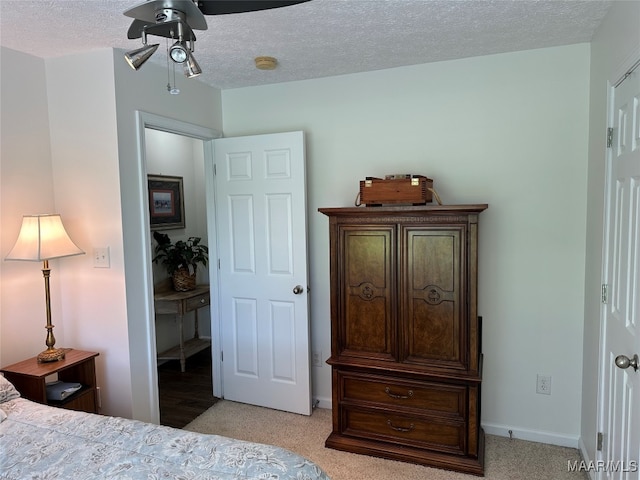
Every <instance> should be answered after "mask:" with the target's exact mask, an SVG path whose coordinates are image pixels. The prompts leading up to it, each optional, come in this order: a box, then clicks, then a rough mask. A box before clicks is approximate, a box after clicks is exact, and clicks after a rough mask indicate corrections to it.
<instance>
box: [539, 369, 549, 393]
mask: <svg viewBox="0 0 640 480" xmlns="http://www.w3.org/2000/svg"><path fill="white" fill-rule="evenodd" d="M536 393H540V394H542V395H551V375H540V374H538V379H537V382H536Z"/></svg>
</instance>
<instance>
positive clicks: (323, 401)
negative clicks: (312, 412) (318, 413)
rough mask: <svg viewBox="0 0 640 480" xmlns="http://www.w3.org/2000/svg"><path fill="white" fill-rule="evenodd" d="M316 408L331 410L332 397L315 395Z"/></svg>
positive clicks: (314, 403)
mask: <svg viewBox="0 0 640 480" xmlns="http://www.w3.org/2000/svg"><path fill="white" fill-rule="evenodd" d="M313 406H314V408H326V409H328V410H331V398H327V397H313Z"/></svg>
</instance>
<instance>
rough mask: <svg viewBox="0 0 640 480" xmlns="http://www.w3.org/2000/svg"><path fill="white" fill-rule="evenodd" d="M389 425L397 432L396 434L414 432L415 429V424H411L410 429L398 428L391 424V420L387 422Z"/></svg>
mask: <svg viewBox="0 0 640 480" xmlns="http://www.w3.org/2000/svg"><path fill="white" fill-rule="evenodd" d="M387 425H389V426H390V427H391V428H392V429H393V430H395V431H396V432H410V431H411V430H413V429H414V428H416V427H415V425H414V424H413V423H411V424H409V426H408V427H396V426H395V425H394V424H393V422H391V420H387Z"/></svg>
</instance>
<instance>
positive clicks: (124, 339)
mask: <svg viewBox="0 0 640 480" xmlns="http://www.w3.org/2000/svg"><path fill="white" fill-rule="evenodd" d="M122 55H123V52H119V51H113V50H103V51H93V52H90V53H85V54H80V55H74V56H68V57H59V58H55V59H49V60H47V61H46V62H44V64H43V62H42V61H41V60H32V57H28V56H26V55H23V54H20V53H17V52H16V53H14V52H11V51H7V50H6V49H2V100H3V104H2V118H3V131H2V149H3V150H2V153H3V155H2V179H1V183H2V187H3V189H2V195H3V200H4V201H3V211H2V253H3V254H5V255H6V253H7V252H8V249H9V248H10V247H11V245H12V242H13V241H14V240H15V238H14V237H15V236H16V235H17V231H18V228H19V224H20V217H21V215H22V214H23V213H33V212H32V211H28V212H23V211H22V210H23V209H29V210H31V209H34V208H36V207H37V209H45V210H47V211H49V210H50V209H52V208H54V207H55V209H56V210H57V211H58V212H59V213H61V214H62V217H63V219H65V225H66V226H67V229H68V231H69V233H70V234H71V236H72V238H74V240H76V242H77V243H78V245H79V246H80V247H81V248H83V249H84V250H85V251H87V252H91V249H92V247H105V246H106V247H109V248H110V254H111V268H110V269H96V268H93V265H92V262H91V256H90V255H85V256H81V257H73V258H69V259H64V260H59V261H58V262H57V263H59V264H60V268H59V270H60V277H59V283H58V284H56V290H55V291H52V296H53V299H52V302H53V305H52V306H54V307H55V306H57V305H59V306H60V308H59V309H56V310H57V311H56V312H54V315H55V314H56V313H57V314H58V319H56V320H54V323H55V324H56V330H55V332H56V335H57V336H58V337H59V342H58V345H60V346H63V345H64V346H71V347H74V348H81V349H86V350H94V351H97V352H99V353H100V356H99V357H98V361H97V365H98V382H99V384H100V386H101V387H102V403H103V410H102V411H103V413H107V414H113V415H120V416H125V417H133V418H138V419H141V420H157V419H156V418H154V415H153V409H154V402H155V403H156V405H155V407H156V408H157V396H154V392H153V389H154V387H155V377H154V375H155V355H154V353H155V348H154V347H153V344H152V342H153V338H154V336H153V320H152V319H149V311H148V308H147V307H148V305H147V301H148V299H149V295H148V294H149V292H148V291H147V290H146V289H145V285H147V284H146V280H147V275H148V274H150V271H151V269H150V267H149V266H148V264H149V261H150V255H148V253H147V250H148V249H147V246H148V245H150V239H149V231H148V226H147V224H146V218H145V216H144V212H145V209H144V207H143V205H144V199H145V198H146V171H145V166H144V165H141V164H140V162H139V161H138V150H139V146H138V138H139V137H138V132H137V120H136V111H138V110H139V111H144V112H150V113H154V114H156V115H160V116H163V117H168V118H174V119H177V120H182V121H189V122H190V123H192V124H196V125H202V126H203V127H207V128H213V129H215V128H218V129H220V127H221V125H222V120H221V105H220V92H219V91H218V90H216V89H213V88H211V87H208V86H206V85H204V84H203V83H202V82H199V81H197V80H195V81H190V82H188V83H187V80H186V79H179V80H178V82H179V84H180V85H179V86H180V88H181V90H182V93H181V94H180V95H178V96H172V95H169V94H168V93H167V91H166V83H165V82H166V71H165V69H164V68H162V67H161V66H158V65H154V64H147V65H145V66H144V67H143V69H141V70H140V71H139V72H134V71H133V70H131V69H130V68H129V67H128V66H127V65H126V62H125V61H124V59H123V56H122ZM45 66H46V68H45ZM25 69H27V73H29V74H25ZM45 85H46V90H45ZM47 95H48V97H47ZM5 99H7V101H6V102H5ZM47 114H48V115H47ZM47 116H48V117H49V122H48V124H47ZM14 117H15V118H14ZM5 119H8V120H7V121H6V122H5ZM8 122H15V128H7V129H6V130H5V129H4V126H5V124H7V123H8ZM49 127H50V128H49ZM49 133H50V135H51V142H50V147H49ZM5 142H7V143H6V146H5ZM49 148H50V150H51V151H50V153H49ZM5 151H7V152H8V153H9V154H10V155H6V156H5ZM21 152H26V153H27V154H28V155H27V158H25V156H24V155H20V153H21ZM6 172H9V174H5V173H6ZM203 188H204V187H203ZM5 192H8V193H9V194H11V197H7V194H6V193H5ZM8 202H11V203H10V204H9V203H8ZM7 205H8V206H7ZM30 205H31V206H30ZM5 225H7V227H6V228H5ZM62 262H64V265H63V264H62ZM7 263H8V262H7ZM29 266H30V265H21V266H19V267H18V266H17V264H16V267H15V268H14V267H10V268H11V269H10V268H9V267H7V265H6V264H5V265H3V270H2V300H3V301H2V318H1V319H0V320H1V322H2V347H3V348H2V352H1V353H2V357H1V359H0V360H1V361H2V364H7V363H11V362H13V361H18V360H21V359H23V358H25V357H27V356H31V355H35V354H37V353H38V352H39V351H40V350H43V349H44V347H39V346H38V347H35V348H34V346H33V345H38V344H39V343H40V341H38V342H34V340H33V338H37V339H40V338H41V339H42V340H41V341H42V342H44V333H43V332H44V329H43V328H42V326H43V325H44V312H43V309H44V307H42V311H41V310H40V305H39V304H36V303H35V302H36V301H38V299H39V298H41V296H42V290H41V289H42V283H41V282H42V279H41V273H40V272H39V270H37V269H36V273H35V275H32V274H33V272H31V271H29V275H28V277H29V278H28V279H27V275H26V274H25V272H27V270H25V268H26V267H29ZM31 266H32V267H33V266H34V265H31ZM147 267H148V269H147ZM53 268H54V269H55V268H57V266H55V265H54V266H53ZM54 272H55V271H54ZM39 277H40V278H39ZM27 281H28V285H26V286H25V288H24V289H20V283H22V282H25V284H26V282H27ZM52 282H53V277H52ZM32 285H33V286H32ZM31 290H34V292H35V295H32V294H31ZM30 302H31V303H30ZM32 303H33V305H32ZM33 318H42V324H41V325H40V326H38V327H32V326H31V324H30V323H28V322H30V321H31V319H33ZM16 319H19V320H18V321H16ZM32 330H33V332H35V333H33V334H32ZM32 337H33V338H32Z"/></svg>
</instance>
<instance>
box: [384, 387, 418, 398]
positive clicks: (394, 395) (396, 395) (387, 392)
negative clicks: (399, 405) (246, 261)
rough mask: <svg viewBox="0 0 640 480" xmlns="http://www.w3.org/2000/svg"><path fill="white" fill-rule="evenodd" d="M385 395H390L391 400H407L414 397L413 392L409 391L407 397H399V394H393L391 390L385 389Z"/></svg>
mask: <svg viewBox="0 0 640 480" xmlns="http://www.w3.org/2000/svg"><path fill="white" fill-rule="evenodd" d="M384 393H386V394H387V395H389V396H390V397H391V398H399V399H402V400H406V399H407V398H411V397H413V390H409V391H408V392H407V394H406V395H399V394H397V393H392V392H391V388H389V387H385V389H384Z"/></svg>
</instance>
